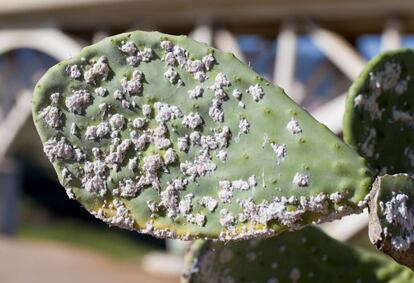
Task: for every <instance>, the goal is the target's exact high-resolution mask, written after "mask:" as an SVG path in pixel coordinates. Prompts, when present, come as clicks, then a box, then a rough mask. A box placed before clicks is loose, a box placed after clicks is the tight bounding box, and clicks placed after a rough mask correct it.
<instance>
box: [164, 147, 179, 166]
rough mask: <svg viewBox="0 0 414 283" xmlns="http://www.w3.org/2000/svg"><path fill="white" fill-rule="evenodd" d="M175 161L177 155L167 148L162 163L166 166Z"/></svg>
mask: <svg viewBox="0 0 414 283" xmlns="http://www.w3.org/2000/svg"><path fill="white" fill-rule="evenodd" d="M176 160H177V155H176V154H175V152H174V150H173V149H172V148H169V149H167V150H166V151H165V153H164V163H165V164H166V165H169V164H172V163H174V162H175V161H176Z"/></svg>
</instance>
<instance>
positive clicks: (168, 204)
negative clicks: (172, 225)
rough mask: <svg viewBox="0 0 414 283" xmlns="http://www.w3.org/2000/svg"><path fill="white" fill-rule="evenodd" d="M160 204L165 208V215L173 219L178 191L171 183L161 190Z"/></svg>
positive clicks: (176, 209) (176, 207)
mask: <svg viewBox="0 0 414 283" xmlns="http://www.w3.org/2000/svg"><path fill="white" fill-rule="evenodd" d="M160 205H161V206H163V207H165V208H166V209H167V217H168V218H171V219H174V218H175V217H177V215H178V212H179V210H178V192H177V190H176V189H175V188H174V186H172V185H168V186H167V188H165V190H164V191H162V192H161V202H160Z"/></svg>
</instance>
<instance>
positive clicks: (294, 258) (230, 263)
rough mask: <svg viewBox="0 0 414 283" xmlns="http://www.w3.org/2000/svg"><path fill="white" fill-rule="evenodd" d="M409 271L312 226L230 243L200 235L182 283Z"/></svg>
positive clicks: (403, 277) (355, 277)
mask: <svg viewBox="0 0 414 283" xmlns="http://www.w3.org/2000/svg"><path fill="white" fill-rule="evenodd" d="M413 281H414V275H413V273H412V272H411V271H410V270H409V269H407V268H405V267H403V266H400V265H399V264H397V263H395V262H394V261H392V260H391V259H389V258H387V257H386V256H382V255H377V254H374V253H371V252H367V251H365V250H362V249H356V248H353V247H351V246H348V245H345V244H343V243H340V242H337V241H336V240H334V239H332V238H330V237H328V236H327V235H326V234H324V233H323V232H322V231H320V230H319V229H317V228H314V227H307V228H304V229H302V230H300V231H295V232H292V233H286V234H283V235H280V236H278V237H273V238H269V239H261V240H257V239H254V240H249V241H239V242H231V243H226V244H225V243H221V242H211V241H203V240H199V241H196V242H194V244H193V246H192V247H191V249H190V251H189V253H188V255H187V257H186V271H185V272H184V274H183V276H182V280H181V282H182V283H210V282H217V283H224V282H225V283H232V282H234V283H236V282H237V283H247V282H248V283H251V282H264V283H277V282H280V283H282V282H283V283H285V282H292V283H299V282H335V283H341V282H343V283H349V282H384V283H385V282H387V283H390V282H393V283H397V282H401V283H403V282H413Z"/></svg>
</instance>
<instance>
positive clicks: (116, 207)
mask: <svg viewBox="0 0 414 283" xmlns="http://www.w3.org/2000/svg"><path fill="white" fill-rule="evenodd" d="M109 207H110V209H111V210H112V213H111V216H109V217H108V216H106V215H105V212H104V209H99V210H98V211H97V212H95V211H91V213H92V214H93V215H94V216H95V217H96V218H98V219H101V220H103V221H105V222H106V223H108V224H109V225H115V226H118V227H121V228H125V229H129V230H132V229H133V228H134V219H132V217H130V216H129V211H128V209H127V208H126V207H125V205H124V204H123V203H122V202H121V201H120V200H118V199H114V200H113V201H112V203H111V204H110V205H109ZM103 208H104V207H103Z"/></svg>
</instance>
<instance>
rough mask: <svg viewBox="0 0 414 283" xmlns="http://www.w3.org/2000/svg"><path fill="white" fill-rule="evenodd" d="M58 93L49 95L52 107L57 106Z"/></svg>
mask: <svg viewBox="0 0 414 283" xmlns="http://www.w3.org/2000/svg"><path fill="white" fill-rule="evenodd" d="M59 98H60V93H59V92H55V93H52V94H51V95H50V104H51V105H53V106H57V105H58V103H59Z"/></svg>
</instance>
